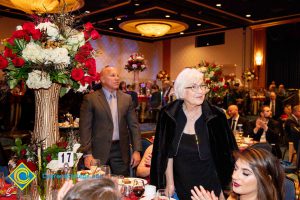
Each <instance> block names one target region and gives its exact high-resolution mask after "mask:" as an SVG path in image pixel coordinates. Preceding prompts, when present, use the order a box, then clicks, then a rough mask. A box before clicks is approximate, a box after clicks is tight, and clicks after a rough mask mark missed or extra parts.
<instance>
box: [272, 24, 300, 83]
mask: <svg viewBox="0 0 300 200" xmlns="http://www.w3.org/2000/svg"><path fill="white" fill-rule="evenodd" d="M266 69H267V85H270V83H271V82H272V81H273V80H274V81H275V82H276V85H277V86H278V85H279V84H281V83H283V84H284V85H285V86H286V88H300V23H294V24H286V25H280V26H274V27H270V28H268V29H267V55H266Z"/></svg>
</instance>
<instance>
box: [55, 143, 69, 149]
mask: <svg viewBox="0 0 300 200" xmlns="http://www.w3.org/2000/svg"><path fill="white" fill-rule="evenodd" d="M56 145H57V146H58V147H59V148H62V149H65V148H67V146H68V143H67V142H64V141H63V142H58V143H57V144H56Z"/></svg>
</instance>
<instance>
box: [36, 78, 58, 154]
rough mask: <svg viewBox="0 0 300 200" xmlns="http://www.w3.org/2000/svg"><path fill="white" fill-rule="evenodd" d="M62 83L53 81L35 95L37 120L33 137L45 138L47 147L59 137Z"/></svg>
mask: <svg viewBox="0 0 300 200" xmlns="http://www.w3.org/2000/svg"><path fill="white" fill-rule="evenodd" d="M60 88H61V85H60V84H57V83H53V84H52V85H51V87H50V88H48V89H37V90H35V91H34V96H35V122H34V131H33V136H32V137H33V139H35V140H37V141H41V140H44V144H45V148H47V147H49V146H51V145H52V144H54V143H56V142H57V141H58V139H59V129H58V100H59V93H60Z"/></svg>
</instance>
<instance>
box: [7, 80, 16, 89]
mask: <svg viewBox="0 0 300 200" xmlns="http://www.w3.org/2000/svg"><path fill="white" fill-rule="evenodd" d="M7 82H8V85H9V88H10V89H14V88H15V87H16V86H17V84H18V82H19V81H18V80H17V79H10V80H8V81H7Z"/></svg>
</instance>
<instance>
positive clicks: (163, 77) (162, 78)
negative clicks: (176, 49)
mask: <svg viewBox="0 0 300 200" xmlns="http://www.w3.org/2000/svg"><path fill="white" fill-rule="evenodd" d="M156 79H157V80H160V81H161V82H164V81H169V80H170V75H169V74H168V73H167V72H166V71H165V70H160V71H159V73H158V74H157V75H156Z"/></svg>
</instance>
